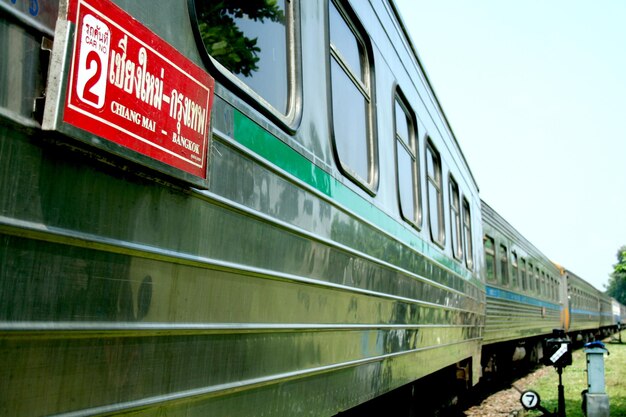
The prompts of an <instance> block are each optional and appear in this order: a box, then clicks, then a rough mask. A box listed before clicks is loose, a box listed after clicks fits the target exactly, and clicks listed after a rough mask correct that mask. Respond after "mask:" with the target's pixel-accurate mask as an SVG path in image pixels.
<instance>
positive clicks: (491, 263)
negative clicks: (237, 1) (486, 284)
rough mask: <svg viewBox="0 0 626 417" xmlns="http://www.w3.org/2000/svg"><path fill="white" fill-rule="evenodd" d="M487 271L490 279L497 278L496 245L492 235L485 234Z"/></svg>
mask: <svg viewBox="0 0 626 417" xmlns="http://www.w3.org/2000/svg"><path fill="white" fill-rule="evenodd" d="M484 247H485V272H486V274H487V280H488V281H495V280H496V245H495V243H494V241H493V238H492V237H489V236H485V239H484Z"/></svg>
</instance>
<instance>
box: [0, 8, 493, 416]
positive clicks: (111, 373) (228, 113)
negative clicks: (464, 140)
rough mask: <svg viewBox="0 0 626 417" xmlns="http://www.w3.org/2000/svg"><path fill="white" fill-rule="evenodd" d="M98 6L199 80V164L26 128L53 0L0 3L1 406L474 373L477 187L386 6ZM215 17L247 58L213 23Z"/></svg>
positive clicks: (253, 393) (78, 407) (245, 408)
mask: <svg viewBox="0 0 626 417" xmlns="http://www.w3.org/2000/svg"><path fill="white" fill-rule="evenodd" d="M89 3H90V2H88V1H87V2H82V3H81V4H89ZM93 3H98V2H95V1H94V2H93ZM101 3H103V4H110V3H108V2H101ZM63 4H65V3H63ZM70 4H75V3H74V2H71V3H70ZM115 4H117V5H118V6H120V7H121V8H122V9H123V10H124V11H125V12H127V13H128V14H130V15H131V16H132V17H133V18H135V19H137V21H138V24H140V25H143V26H145V27H147V28H148V29H149V30H150V31H152V32H154V33H156V35H158V36H159V37H160V38H162V39H163V40H164V41H165V42H167V43H168V44H170V45H172V46H173V47H174V48H175V49H176V50H177V51H178V52H179V53H180V54H182V55H183V56H184V57H186V59H189V60H190V61H191V62H193V63H195V65H197V66H199V67H200V68H202V69H203V70H206V71H207V72H208V73H209V74H210V75H211V76H212V77H214V78H215V80H216V84H215V96H214V103H213V107H212V111H211V115H210V116H211V127H212V130H211V132H210V139H211V146H210V148H209V149H207V155H206V156H207V160H208V169H207V174H208V175H207V180H206V183H202V181H200V182H199V183H198V182H197V181H188V180H189V177H188V176H185V175H182V176H180V175H174V174H172V171H171V170H169V169H167V167H165V168H164V167H163V164H160V165H159V164H156V165H155V163H154V162H153V161H152V159H151V158H150V157H146V156H145V155H144V156H137V154H136V153H134V152H132V151H128V150H127V149H123V147H122V148H120V147H119V146H113V145H110V144H109V143H108V142H107V138H104V137H100V136H99V135H97V134H88V135H87V137H88V139H87V140H77V139H76V138H74V137H70V136H71V135H67V134H64V133H60V132H54V131H44V130H42V129H41V110H42V106H43V108H44V109H45V107H46V106H48V108H49V106H50V105H51V103H50V101H49V100H48V102H46V100H47V99H46V97H47V96H49V93H50V91H46V84H48V86H50V85H51V84H50V83H51V80H55V81H54V82H61V83H62V82H63V80H61V81H59V78H62V77H63V74H59V73H55V72H54V68H55V66H54V65H52V66H50V67H49V66H48V60H49V55H48V54H49V52H48V51H47V50H46V49H49V47H48V46H46V47H45V48H44V49H43V50H42V38H46V39H48V40H50V41H52V51H53V56H54V53H55V48H57V49H56V50H57V51H58V48H60V47H62V45H59V44H60V43H61V42H60V41H59V42H57V41H58V40H59V39H60V38H59V37H58V33H59V32H58V31H57V35H56V36H57V37H55V29H59V28H58V27H56V25H57V23H56V22H57V17H58V15H59V13H61V15H60V17H61V18H63V17H64V13H65V8H64V7H60V8H59V4H58V2H55V1H49V2H44V1H30V2H25V1H16V2H14V1H9V0H1V1H0V51H2V52H0V54H1V55H0V56H2V59H0V83H1V85H2V87H1V88H0V166H1V167H2V168H1V169H2V174H1V175H0V372H1V373H2V375H3V378H2V380H1V381H0V414H4V415H15V416H34V415H50V414H62V415H72V416H80V415H131V414H132V415H168V416H174V415H184V416H193V415H207V414H211V415H214V416H218V415H228V416H233V415H285V416H292V415H294V414H298V415H333V414H335V413H337V412H339V411H342V410H346V409H349V408H351V407H354V406H355V405H357V404H359V403H362V402H364V401H367V400H369V399H371V398H375V397H377V396H379V395H381V394H383V393H385V392H388V391H390V390H393V389H394V388H397V387H400V386H402V385H405V384H408V383H411V382H413V381H415V380H418V379H420V378H421V377H423V376H425V375H429V374H432V373H436V372H439V371H441V370H442V369H448V368H450V367H452V368H454V369H456V367H457V366H460V368H459V369H464V370H465V376H464V378H466V379H467V380H468V381H469V383H470V384H471V383H473V382H476V380H477V379H478V376H479V374H480V372H479V367H480V359H479V358H480V345H481V338H482V332H483V322H484V308H485V295H484V286H483V284H482V282H481V280H480V276H481V268H482V251H481V250H480V248H481V244H480V238H481V235H482V232H481V221H480V201H479V199H478V188H477V186H476V184H475V181H474V179H473V178H472V176H471V172H470V170H469V168H468V166H467V163H466V161H465V159H464V158H463V155H462V153H461V151H460V149H459V146H458V144H457V142H456V140H455V138H454V135H453V133H452V131H451V129H450V126H449V125H448V123H447V120H446V119H445V116H444V114H443V112H442V110H441V108H440V106H439V103H438V101H437V98H436V96H435V95H434V93H433V92H432V89H431V88H430V86H429V83H428V79H427V77H426V75H425V73H424V71H423V70H422V68H421V66H420V65H419V61H418V60H417V56H416V53H415V51H414V49H413V47H412V45H411V43H410V41H409V40H408V37H407V34H406V31H405V29H404V27H403V25H402V22H401V18H400V17H399V15H398V13H397V10H396V8H395V6H394V5H393V3H390V2H386V1H380V2H372V3H366V2H356V1H355V2H344V1H342V2H336V3H335V2H334V1H322V2H309V1H306V2H305V1H278V2H263V7H265V8H266V9H265V10H264V11H263V13H265V14H264V17H263V19H260V18H258V19H257V20H254V19H253V18H251V17H250V16H255V13H257V12H259V10H257V11H250V10H249V11H248V12H249V13H243V15H240V14H238V10H239V9H236V7H237V6H236V5H235V6H233V7H234V8H233V9H226V10H224V11H223V12H220V16H221V17H220V19H222V20H219V19H218V20H217V21H215V19H214V18H215V16H214V15H213V14H212V12H214V11H215V10H214V9H213V8H212V6H213V4H212V3H201V2H197V4H194V2H187V1H182V0H178V1H165V0H160V1H156V2H155V1H150V2H144V1H121V0H120V1H116V2H115ZM233 4H234V3H233ZM35 6H37V7H35ZM233 24H234V26H235V27H236V28H238V29H239V31H240V33H239V34H238V35H237V36H239V37H243V38H244V41H245V39H248V41H249V40H250V39H255V38H256V39H257V40H256V42H255V43H253V44H249V43H245V42H244V45H247V46H245V47H244V48H243V49H248V50H255V51H256V54H252V55H253V56H252V57H250V56H248V60H249V61H250V62H249V63H248V67H247V68H244V69H242V68H237V67H236V65H237V64H233V63H232V62H229V61H228V59H223V60H222V61H220V59H222V58H220V54H222V52H223V51H221V50H220V49H219V46H220V45H221V46H223V45H224V44H225V43H226V44H229V43H233V42H234V41H233V39H230V38H228V39H227V41H225V40H220V39H217V40H216V39H213V38H210V36H218V37H219V36H226V34H227V33H230V34H232V33H233V32H232V31H230V32H229V31H228V30H226V29H233ZM220 25H222V26H220ZM69 26H70V27H69V32H67V33H70V39H71V34H72V33H75V31H76V30H77V29H76V28H73V27H72V25H71V24H70V25H69ZM215 28H220V30H212V29H215ZM207 31H208V32H211V33H209V34H207V33H205V32H207ZM235 33H236V31H235ZM220 42H221V43H220ZM47 44H48V43H47V42H44V45H47ZM207 44H208V45H209V49H210V50H211V54H212V55H209V53H208V52H207V50H206V45H207ZM216 44H217V46H216ZM233 53H234V54H236V53H242V51H241V48H240V49H239V51H230V52H228V51H227V52H225V54H226V55H227V56H231V54H233ZM221 56H224V54H222V55H221ZM231 57H232V56H231ZM256 58H258V59H256ZM238 60H239V61H241V59H239V58H236V59H235V61H238ZM48 68H52V69H53V71H52V73H49V72H48ZM246 72H248V73H249V74H251V75H246ZM52 104H54V103H52ZM33 109H34V110H33ZM157 123H159V120H157ZM202 188H206V190H204V189H202Z"/></svg>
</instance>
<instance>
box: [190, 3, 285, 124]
mask: <svg viewBox="0 0 626 417" xmlns="http://www.w3.org/2000/svg"><path fill="white" fill-rule="evenodd" d="M195 9H196V15H197V18H198V29H199V31H200V36H201V37H202V42H203V43H204V46H205V48H206V50H207V52H208V53H209V55H210V56H211V57H212V58H213V59H214V60H215V61H217V62H218V63H219V64H220V65H221V66H223V67H224V68H225V69H226V70H228V71H229V72H231V73H232V74H234V75H235V76H237V78H239V79H240V80H241V81H243V82H244V83H245V84H246V85H248V87H250V88H251V89H252V90H254V91H255V92H256V93H257V94H259V95H260V96H261V97H263V99H265V101H267V102H268V103H270V104H271V105H272V106H273V107H274V108H275V109H276V110H279V111H280V112H282V113H283V114H286V113H287V111H288V108H287V107H288V104H289V103H288V100H289V77H288V74H289V68H288V67H289V63H288V62H289V60H288V57H287V51H288V47H287V45H288V35H289V33H288V29H287V26H286V24H285V23H286V22H287V21H288V18H289V15H290V13H289V10H287V9H286V8H285V0H263V1H255V2H245V1H239V0H219V1H218V0H196V1H195Z"/></svg>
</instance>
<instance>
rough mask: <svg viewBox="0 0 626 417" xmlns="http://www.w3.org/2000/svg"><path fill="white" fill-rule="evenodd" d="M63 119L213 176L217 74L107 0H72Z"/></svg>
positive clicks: (201, 175)
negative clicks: (72, 34)
mask: <svg viewBox="0 0 626 417" xmlns="http://www.w3.org/2000/svg"><path fill="white" fill-rule="evenodd" d="M68 14H69V15H68V20H69V21H70V22H73V23H74V24H75V25H76V31H75V33H76V34H75V37H74V45H73V49H72V61H71V66H70V69H69V80H68V86H67V100H66V101H65V105H64V113H63V121H64V122H66V123H69V124H71V125H73V126H76V127H79V128H81V129H83V130H86V131H88V132H90V133H92V134H94V135H97V136H99V137H102V138H105V139H107V140H109V141H111V142H114V143H117V144H119V145H122V146H124V147H126V148H129V149H132V150H133V151H136V152H138V153H140V154H143V155H146V156H148V157H150V158H153V159H155V160H158V161H161V162H163V163H165V164H167V165H169V166H173V167H175V168H178V169H180V170H183V171H185V172H187V173H189V174H191V175H193V176H195V177H199V178H202V179H206V176H207V166H206V164H207V149H208V146H209V140H210V126H209V120H210V113H211V106H212V104H213V86H214V80H213V78H211V76H210V75H209V74H208V73H207V72H206V71H204V70H203V69H201V68H200V67H198V66H196V65H195V64H194V63H192V62H191V61H190V60H189V59H187V58H186V57H184V56H183V55H182V54H180V53H179V52H178V51H177V50H176V49H174V47H172V46H171V45H169V44H168V43H167V42H165V41H164V40H162V39H161V38H159V37H158V36H156V35H155V34H154V33H153V32H151V31H150V30H149V29H148V28H146V27H145V26H143V25H141V24H140V23H139V22H137V21H136V20H135V19H133V18H132V17H131V16H130V15H128V14H127V13H126V12H125V11H123V10H122V9H120V8H119V7H117V6H116V5H114V4H113V3H112V2H110V1H106V0H87V1H83V0H72V1H70V7H69V11H68Z"/></svg>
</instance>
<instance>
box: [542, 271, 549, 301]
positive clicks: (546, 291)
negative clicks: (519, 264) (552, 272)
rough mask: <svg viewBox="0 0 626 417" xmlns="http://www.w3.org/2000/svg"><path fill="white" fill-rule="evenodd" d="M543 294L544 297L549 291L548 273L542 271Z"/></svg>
mask: <svg viewBox="0 0 626 417" xmlns="http://www.w3.org/2000/svg"><path fill="white" fill-rule="evenodd" d="M541 294H542V295H544V296H547V295H548V289H547V288H546V273H545V272H544V271H541Z"/></svg>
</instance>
